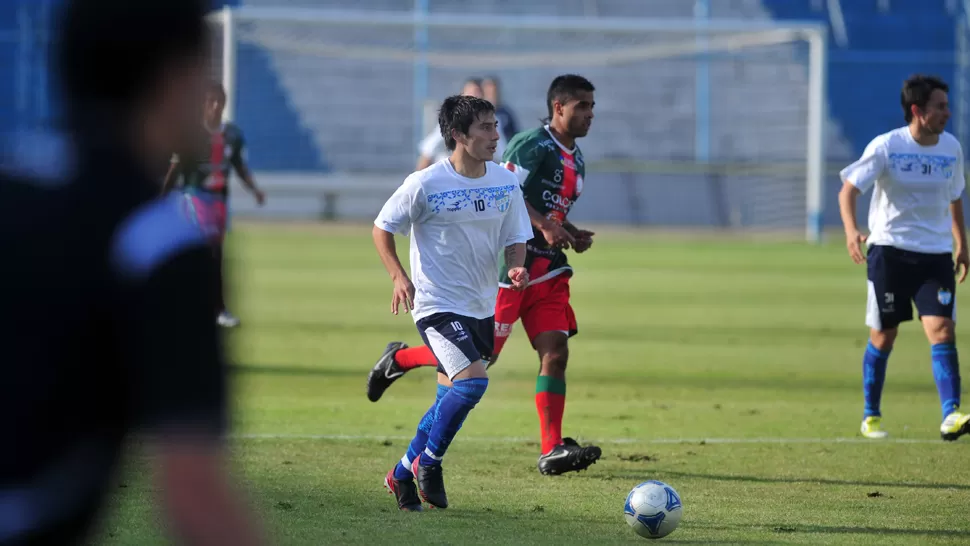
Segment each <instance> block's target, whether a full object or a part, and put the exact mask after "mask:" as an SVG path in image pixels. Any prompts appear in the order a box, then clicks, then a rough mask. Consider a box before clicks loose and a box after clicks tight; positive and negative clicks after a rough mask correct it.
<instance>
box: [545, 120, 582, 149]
mask: <svg viewBox="0 0 970 546" xmlns="http://www.w3.org/2000/svg"><path fill="white" fill-rule="evenodd" d="M542 128H543V129H545V130H546V132H547V133H549V138H551V139H552V141H553V142H555V143H556V146H559V148H560V149H561V150H562V151H564V152H566V153H567V154H570V155H573V154H575V153H576V146H573V149H572V150H570V149H569V148H567V147H565V146H563V143H562V142H559V140H558V139H557V138H556V135H554V134H552V131H550V130H549V124H546V125H543V126H542Z"/></svg>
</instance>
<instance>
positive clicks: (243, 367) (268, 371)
mask: <svg viewBox="0 0 970 546" xmlns="http://www.w3.org/2000/svg"><path fill="white" fill-rule="evenodd" d="M229 370H230V372H232V373H234V374H244V375H277V376H287V377H300V376H303V377H357V378H360V379H361V381H363V380H364V378H366V377H367V372H368V371H370V369H360V370H355V369H351V368H330V367H327V366H320V367H312V368H311V367H309V366H305V367H304V366H274V365H271V364H234V365H232V366H230V367H229Z"/></svg>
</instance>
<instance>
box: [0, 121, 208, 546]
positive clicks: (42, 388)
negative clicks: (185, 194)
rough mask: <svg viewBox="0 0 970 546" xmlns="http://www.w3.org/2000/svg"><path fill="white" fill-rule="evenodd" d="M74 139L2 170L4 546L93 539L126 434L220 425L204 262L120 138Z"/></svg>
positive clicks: (6, 162) (11, 158) (29, 153)
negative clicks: (93, 528) (89, 534)
mask: <svg viewBox="0 0 970 546" xmlns="http://www.w3.org/2000/svg"><path fill="white" fill-rule="evenodd" d="M102 122H103V120H102ZM75 134H76V136H77V138H76V139H75V142H76V145H74V144H72V143H71V142H69V141H67V140H65V139H64V138H63V137H57V136H52V135H41V136H33V137H26V136H21V137H19V138H18V139H17V140H16V141H15V143H14V145H11V146H6V147H4V149H3V154H2V159H0V261H2V263H0V374H2V375H0V430H3V434H4V444H5V446H4V449H0V544H4V545H6V544H41V543H44V544H47V543H59V544H61V543H73V542H75V541H77V540H79V539H80V537H83V536H84V535H85V534H86V533H87V532H89V529H90V526H91V523H92V522H93V521H94V519H95V516H96V514H97V512H98V508H99V507H100V504H101V501H102V498H103V495H104V493H105V491H106V488H107V486H108V484H109V482H110V480H111V478H112V475H113V471H114V470H115V468H116V466H117V461H118V459H119V455H120V452H121V448H122V443H123V440H124V438H125V437H126V436H127V435H128V434H129V433H130V432H133V431H135V430H138V431H144V432H146V433H159V434H164V433H166V432H169V431H171V432H177V433H180V434H185V433H188V434H192V433H198V434H202V435H206V436H211V435H219V434H221V433H222V431H223V426H224V422H225V409H224V408H225V377H224V364H223V358H222V346H221V341H220V337H219V333H218V331H217V327H216V324H215V322H214V320H213V318H212V312H211V310H212V309H213V308H214V307H215V298H216V295H215V294H214V293H213V290H212V285H211V283H209V282H200V279H209V278H211V276H212V274H213V273H212V272H211V268H212V267H214V264H213V262H212V257H211V249H210V248H209V247H208V246H207V244H206V242H205V240H204V239H203V237H202V235H201V233H200V232H199V231H198V229H197V228H195V227H194V226H193V225H192V224H191V222H190V221H189V220H188V219H187V217H185V216H184V215H183V213H182V210H181V204H180V203H179V201H178V200H177V197H173V198H169V199H164V200H162V199H159V198H158V193H159V186H158V179H157V173H155V172H152V169H149V168H145V167H142V166H141V164H140V163H139V161H136V157H135V155H134V154H133V153H132V152H131V148H130V147H129V146H128V144H127V141H126V140H125V139H123V138H120V137H117V138H112V137H111V136H110V135H111V133H110V131H108V130H107V129H106V128H105V126H104V124H103V123H101V122H95V121H94V120H92V123H91V124H90V125H88V126H87V127H86V128H82V130H81V131H80V132H78V133H75Z"/></svg>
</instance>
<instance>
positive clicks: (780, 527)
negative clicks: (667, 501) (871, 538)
mask: <svg viewBox="0 0 970 546" xmlns="http://www.w3.org/2000/svg"><path fill="white" fill-rule="evenodd" d="M691 527H693V528H696V529H705V530H711V531H742V530H750V529H752V528H753V529H758V530H764V531H771V532H774V533H778V534H779V535H794V534H835V535H855V534H859V535H890V536H912V537H917V536H926V537H954V538H956V537H970V531H968V530H966V529H900V528H894V527H854V526H848V525H801V524H792V523H785V524H774V525H772V524H766V525H757V526H754V527H752V526H747V525H740V524H737V525H730V524H728V525H724V524H705V523H692V524H691Z"/></svg>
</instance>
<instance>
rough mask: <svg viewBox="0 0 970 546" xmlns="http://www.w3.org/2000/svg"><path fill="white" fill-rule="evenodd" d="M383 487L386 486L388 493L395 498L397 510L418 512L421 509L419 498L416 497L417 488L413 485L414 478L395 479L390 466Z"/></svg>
mask: <svg viewBox="0 0 970 546" xmlns="http://www.w3.org/2000/svg"><path fill="white" fill-rule="evenodd" d="M384 487H385V488H387V491H388V493H390V494H392V495H394V498H396V499H397V508H398V510H403V511H405V512H420V511H422V510H423V508H421V498H420V497H418V488H417V487H416V486H415V485H414V480H397V479H395V478H394V469H393V468H392V469H391V471H390V472H388V473H387V476H385V477H384Z"/></svg>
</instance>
